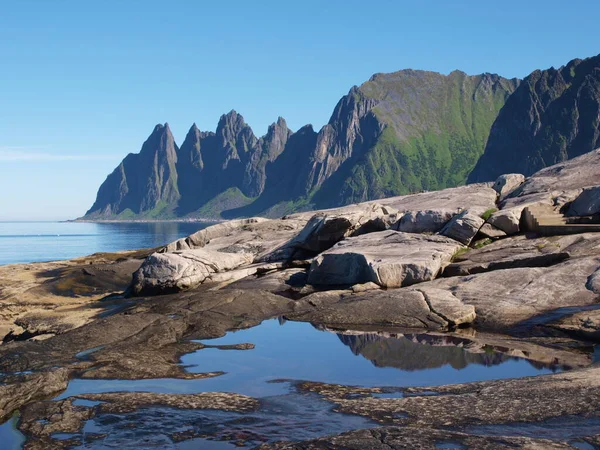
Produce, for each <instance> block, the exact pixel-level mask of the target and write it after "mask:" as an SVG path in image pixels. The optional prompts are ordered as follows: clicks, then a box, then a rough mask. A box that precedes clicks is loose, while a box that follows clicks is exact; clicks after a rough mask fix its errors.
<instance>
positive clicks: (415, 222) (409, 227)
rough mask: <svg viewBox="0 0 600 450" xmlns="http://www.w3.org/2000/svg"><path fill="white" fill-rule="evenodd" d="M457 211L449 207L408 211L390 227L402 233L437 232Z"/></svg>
mask: <svg viewBox="0 0 600 450" xmlns="http://www.w3.org/2000/svg"><path fill="white" fill-rule="evenodd" d="M457 212H458V211H456V210H450V209H433V210H431V209H428V210H420V211H409V212H407V213H405V214H403V215H402V217H400V219H399V220H398V221H397V222H396V223H395V224H394V225H393V227H392V228H393V229H394V230H397V231H402V232H404V233H437V232H438V231H440V230H441V229H442V227H443V226H444V225H445V224H446V223H447V222H448V221H449V220H450V219H452V217H454V215H455V214H456V213H457Z"/></svg>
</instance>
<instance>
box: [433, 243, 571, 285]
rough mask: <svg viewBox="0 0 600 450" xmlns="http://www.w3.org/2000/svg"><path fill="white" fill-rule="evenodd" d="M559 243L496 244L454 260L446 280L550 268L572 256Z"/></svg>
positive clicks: (473, 250)
mask: <svg viewBox="0 0 600 450" xmlns="http://www.w3.org/2000/svg"><path fill="white" fill-rule="evenodd" d="M559 242H560V241H558V240H551V239H548V238H537V239H528V238H527V237H525V236H515V237H511V238H507V239H502V240H500V241H496V242H493V243H492V244H489V245H486V246H485V247H482V248H479V249H471V250H469V251H468V252H466V253H464V254H462V255H460V256H457V257H456V258H454V262H452V264H449V265H448V266H447V267H446V268H445V269H444V272H443V274H442V275H443V276H445V277H454V276H464V275H472V274H476V273H482V272H489V271H492V270H501V269H511V268H517V267H546V266H551V265H553V264H557V263H559V262H561V261H564V260H565V259H567V258H568V257H569V253H568V252H566V251H565V250H564V249H563V248H561V245H560V244H559Z"/></svg>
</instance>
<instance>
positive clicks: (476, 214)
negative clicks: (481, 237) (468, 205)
mask: <svg viewBox="0 0 600 450" xmlns="http://www.w3.org/2000/svg"><path fill="white" fill-rule="evenodd" d="M484 223H485V220H483V219H482V218H481V212H480V211H473V210H466V211H463V212H462V213H460V214H457V215H456V216H454V217H453V218H452V219H451V220H450V221H449V222H448V223H447V224H446V225H445V226H444V228H443V229H442V231H440V234H441V235H442V236H447V237H449V238H452V239H454V240H455V241H458V242H460V243H461V244H464V245H469V244H470V243H471V240H472V239H473V238H474V237H475V235H476V234H477V232H478V231H479V229H480V228H481V226H482V225H483V224H484Z"/></svg>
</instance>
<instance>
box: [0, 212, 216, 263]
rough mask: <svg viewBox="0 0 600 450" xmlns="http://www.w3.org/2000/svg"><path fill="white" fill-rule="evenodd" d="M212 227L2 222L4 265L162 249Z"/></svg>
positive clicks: (1, 259) (193, 224) (0, 259)
mask: <svg viewBox="0 0 600 450" xmlns="http://www.w3.org/2000/svg"><path fill="white" fill-rule="evenodd" d="M208 225H210V224H208V223H203V222H153V223H73V222H67V223H65V222H0V265H3V264H15V263H28V262H37V261H56V260H60V259H71V258H75V257H78V256H85V255H90V254H92V253H96V252H114V251H119V250H135V249H139V248H149V247H158V246H160V245H164V244H167V243H169V242H171V241H174V240H176V239H179V238H181V237H184V236H188V235H190V234H192V233H194V232H196V231H198V230H201V229H202V228H205V227H206V226H208Z"/></svg>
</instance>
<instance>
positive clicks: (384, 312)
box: [287, 288, 475, 330]
mask: <svg viewBox="0 0 600 450" xmlns="http://www.w3.org/2000/svg"><path fill="white" fill-rule="evenodd" d="M287 317H289V318H290V319H292V320H298V321H303V322H311V323H319V324H323V325H361V326H364V325H386V326H396V327H401V328H421V329H422V328H425V329H430V330H444V329H448V328H451V327H453V326H456V325H462V324H468V323H471V322H472V321H473V320H474V319H475V308H473V307H472V306H470V305H465V304H464V303H463V302H461V301H460V300H459V299H458V298H456V297H455V296H453V295H452V294H451V293H449V292H447V291H443V290H436V289H429V290H427V291H420V290H417V289H413V288H404V289H390V290H384V291H382V290H379V291H369V292H363V293H359V294H351V293H350V292H349V291H325V292H317V293H314V294H311V295H309V296H307V297H305V298H303V299H302V300H300V301H299V302H297V304H296V305H295V308H294V313H291V314H289V315H288V316H287Z"/></svg>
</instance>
